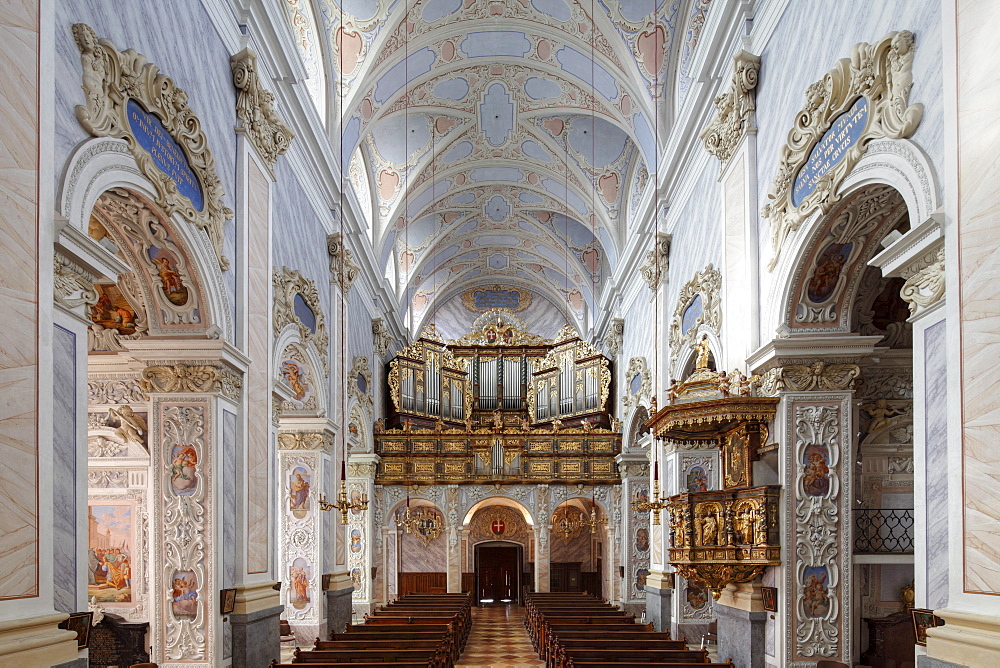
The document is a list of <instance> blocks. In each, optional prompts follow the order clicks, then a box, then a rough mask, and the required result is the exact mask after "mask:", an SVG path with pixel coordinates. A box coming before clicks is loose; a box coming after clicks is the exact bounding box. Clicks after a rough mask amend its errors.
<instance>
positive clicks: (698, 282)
mask: <svg viewBox="0 0 1000 668" xmlns="http://www.w3.org/2000/svg"><path fill="white" fill-rule="evenodd" d="M698 298H700V301H701V313H700V314H699V315H698V316H697V317H696V318H695V319H694V321H693V322H692V323H690V324H689V325H685V322H684V316H685V314H686V313H687V312H688V308H689V307H691V306H692V305H693V304H694V303H695V300H696V299H698ZM721 299H722V273H721V272H720V271H719V270H718V269H715V268H714V267H712V265H708V266H707V267H705V268H704V269H703V270H702V271H701V272H699V273H698V274H696V275H695V277H694V278H692V279H691V280H690V281H688V282H687V283H685V284H684V287H682V288H681V291H680V294H679V295H677V306H676V307H675V308H674V315H673V318H672V319H671V321H670V335H669V340H670V366H671V367H673V366H674V363H675V362H676V361H677V357H678V355H679V354H680V351H682V350H686V349H688V348H689V347H691V346H692V345H694V343H695V341H696V340H697V338H698V332H699V330H700V329H701V326H702V325H705V326H706V327H708V328H709V329H711V330H712V331H713V332H715V333H716V334H718V333H719V332H720V331H722V303H721Z"/></svg>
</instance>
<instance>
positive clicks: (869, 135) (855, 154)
mask: <svg viewBox="0 0 1000 668" xmlns="http://www.w3.org/2000/svg"><path fill="white" fill-rule="evenodd" d="M913 51H914V42H913V33H911V32H909V31H906V30H904V31H901V32H891V33H889V34H887V35H886V36H885V37H883V38H882V39H881V40H880V41H878V42H876V43H875V44H867V43H865V42H861V43H859V44H855V45H854V47H853V48H852V49H851V55H850V57H849V58H842V59H840V60H839V61H838V62H837V64H836V66H835V67H834V68H833V69H832V70H830V71H829V72H827V74H826V76H824V77H823V78H822V79H821V80H820V81H817V82H816V83H814V84H812V85H811V86H809V88H808V89H807V90H806V105H805V106H804V107H803V108H802V109H801V110H800V111H799V113H798V114H797V115H796V117H795V125H794V126H793V127H792V129H791V130H790V131H789V133H788V139H787V142H786V144H785V146H784V147H783V148H782V149H781V158H780V163H779V166H778V173H777V175H776V176H775V177H774V182H773V183H772V185H771V188H770V190H769V191H768V195H767V196H768V199H770V200H771V201H770V202H769V203H768V204H767V205H766V206H765V207H764V208H763V209H762V210H761V215H762V216H764V217H765V218H769V219H770V220H771V246H772V249H773V251H774V258H773V259H772V260H771V262H770V264H769V265H768V269H774V267H775V265H776V264H777V262H778V258H779V256H780V253H781V250H782V246H783V245H784V243H785V239H786V238H787V237H788V235H789V234H791V233H792V232H794V231H795V230H796V229H798V227H799V225H800V224H801V222H802V221H803V220H805V218H806V217H807V216H809V215H810V214H811V213H812V212H814V211H817V210H819V211H820V212H822V213H826V212H827V211H829V210H830V207H831V206H832V205H833V204H835V203H836V202H837V201H838V200H839V199H840V194H839V193H838V188H839V186H840V184H841V183H842V182H843V180H844V178H845V177H846V176H847V175H848V174H849V173H850V172H851V170H852V169H854V166H855V165H857V164H858V161H859V160H861V157H862V156H863V155H864V153H865V151H866V150H867V148H868V144H869V143H870V142H871V141H872V140H873V139H879V138H883V137H885V138H889V139H902V138H905V137H909V136H910V135H911V134H913V131H914V130H916V128H917V125H919V123H920V119H921V117H922V116H923V105H921V104H913V105H911V104H910V103H909V97H910V89H911V88H912V87H913V76H912V74H911V71H910V70H911V67H912V65H913ZM831 129H832V130H833V132H828V131H829V130H831Z"/></svg>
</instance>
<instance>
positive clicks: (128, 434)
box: [108, 405, 149, 443]
mask: <svg viewBox="0 0 1000 668" xmlns="http://www.w3.org/2000/svg"><path fill="white" fill-rule="evenodd" d="M108 415H109V416H110V417H113V418H116V419H117V420H118V421H119V422H120V423H121V424H120V425H119V426H118V428H117V429H115V436H117V437H118V438H120V439H122V440H123V441H125V442H126V443H128V442H132V443H142V436H143V434H145V433H146V430H147V429H149V427H148V426H147V425H146V421H145V420H144V419H143V418H142V416H141V415H139V414H137V413H136V412H135V411H133V410H132V407H131V406H129V405H125V406H122V407H121V408H118V409H115V408H111V409H109V410H108Z"/></svg>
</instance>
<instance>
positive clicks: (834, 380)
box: [764, 360, 861, 394]
mask: <svg viewBox="0 0 1000 668" xmlns="http://www.w3.org/2000/svg"><path fill="white" fill-rule="evenodd" d="M860 376H861V367H859V366H858V365H857V364H828V363H826V362H824V361H822V360H816V361H814V362H813V363H811V364H808V365H806V364H789V365H787V366H784V367H780V368H778V369H777V370H776V371H775V372H774V374H773V379H772V378H771V377H770V376H769V378H768V382H767V383H765V391H764V394H774V393H777V392H778V391H781V390H793V391H796V392H812V391H822V390H849V389H851V388H852V387H853V386H854V382H855V380H857V379H858V378H859V377H860ZM772 385H773V387H772ZM767 390H770V391H767Z"/></svg>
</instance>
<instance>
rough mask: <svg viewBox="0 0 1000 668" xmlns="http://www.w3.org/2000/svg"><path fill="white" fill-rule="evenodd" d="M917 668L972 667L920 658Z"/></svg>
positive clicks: (924, 657)
mask: <svg viewBox="0 0 1000 668" xmlns="http://www.w3.org/2000/svg"><path fill="white" fill-rule="evenodd" d="M917 668H970V666H965V665H962V664H958V663H952V662H950V661H942V660H941V659H932V658H931V657H929V656H918V657H917Z"/></svg>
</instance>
